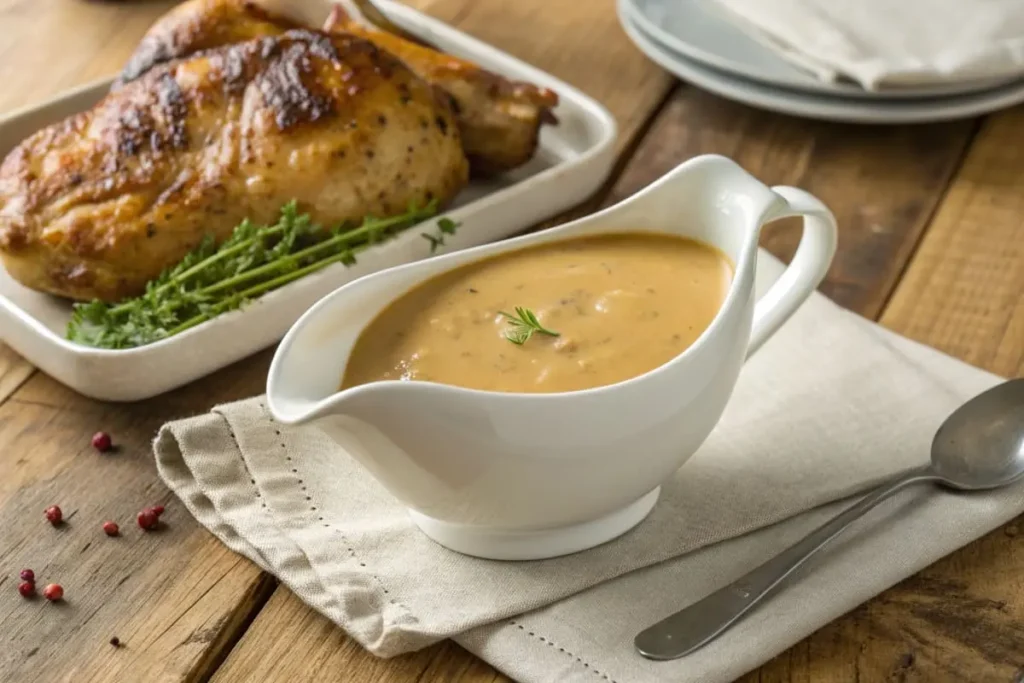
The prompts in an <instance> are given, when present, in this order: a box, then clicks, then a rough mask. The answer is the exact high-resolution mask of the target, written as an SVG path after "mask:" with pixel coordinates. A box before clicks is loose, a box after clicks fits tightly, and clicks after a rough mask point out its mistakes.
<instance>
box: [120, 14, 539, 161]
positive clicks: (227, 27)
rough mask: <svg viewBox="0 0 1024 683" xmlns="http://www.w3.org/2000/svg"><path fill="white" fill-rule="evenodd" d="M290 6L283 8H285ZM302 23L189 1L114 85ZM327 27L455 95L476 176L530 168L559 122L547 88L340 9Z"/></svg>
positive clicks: (148, 38)
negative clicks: (546, 128)
mask: <svg viewBox="0 0 1024 683" xmlns="http://www.w3.org/2000/svg"><path fill="white" fill-rule="evenodd" d="M264 1H265V2H266V0H264ZM287 4H288V3H285V2H279V3H278V5H280V6H281V7H282V8H283V7H284V6H285V5H287ZM295 11H298V10H297V9H296V10H295ZM298 25H299V23H298V22H297V21H296V19H293V18H291V17H285V16H283V15H282V14H278V13H272V12H269V11H267V10H266V9H265V8H263V7H261V6H260V5H258V4H257V3H255V2H252V0H187V1H186V2H184V3H182V4H181V5H178V6H177V7H175V8H174V9H173V10H171V11H170V12H168V13H167V14H166V15H164V16H163V17H161V18H160V19H159V20H157V22H156V23H154V24H153V26H152V27H151V28H150V30H149V31H148V32H147V33H146V35H145V37H144V38H143V39H142V41H141V42H140V43H139V47H138V48H137V49H136V51H135V53H134V54H133V55H132V57H131V59H130V60H129V61H128V64H127V66H126V67H125V68H124V70H123V71H122V73H121V76H120V78H119V80H118V84H117V86H115V87H119V86H120V85H121V84H123V83H127V82H129V81H131V80H133V79H135V78H138V77H139V76H140V75H142V74H144V73H146V72H147V71H148V70H149V69H151V68H153V67H154V66H156V65H159V64H162V63H165V62H167V61H169V60H173V59H177V58H181V57H186V56H188V55H191V54H194V53H196V52H197V51H200V50H205V49H209V48H211V47H217V46H222V45H226V44H230V43H232V42H236V41H239V40H247V39H249V38H252V37H255V36H263V35H274V34H275V33H280V32H284V31H287V30H289V29H293V28H296V27H297V26H298ZM324 28H325V29H326V30H328V31H331V32H332V33H341V34H351V35H356V36H358V37H361V38H365V39H366V40H369V41H370V42H372V43H374V44H375V45H377V46H378V47H380V48H382V49H384V50H386V51H388V52H389V53H391V54H393V55H395V56H396V57H398V58H399V59H400V60H402V61H403V62H404V63H405V64H406V65H407V66H408V67H409V68H410V69H412V71H413V72H414V73H416V75H418V76H419V77H420V78H422V79H424V80H425V81H427V82H428V83H431V84H432V85H434V86H436V87H437V88H438V89H439V90H440V91H441V92H443V93H445V94H446V95H447V96H448V97H449V98H451V103H452V107H453V109H454V111H455V117H456V120H457V121H458V125H459V130H460V132H461V135H462V144H463V149H464V150H465V153H466V156H467V158H468V159H469V160H470V164H471V168H472V171H473V173H474V175H479V176H488V175H493V174H496V173H501V172H505V171H509V170H511V169H514V168H517V167H518V166H521V165H522V164H524V163H526V162H527V161H529V160H530V159H531V158H532V157H533V155H534V153H535V152H536V150H537V144H538V136H539V133H540V129H541V126H542V125H544V124H545V123H554V122H555V117H554V115H553V113H552V109H554V107H555V106H556V105H557V104H558V96H557V94H555V93H554V92H552V91H551V90H548V89H547V88H540V87H537V86H535V85H533V84H530V83H522V82H516V81H511V80H509V79H507V78H504V77H502V76H499V75H497V74H494V73H491V72H489V71H486V70H485V69H482V68H480V67H479V66H478V65H476V64H473V63H472V62H468V61H466V60H464V59H458V58H456V57H453V56H451V55H448V54H444V53H442V52H438V51H437V50H434V49H432V48H430V47H426V46H424V45H420V44H417V43H414V42H411V41H409V40H406V39H405V38H403V37H401V36H399V35H396V34H394V33H391V32H389V31H386V30H378V29H375V28H371V27H369V26H366V25H364V24H362V23H360V22H358V21H355V20H353V19H352V18H351V17H350V16H348V15H347V14H346V13H345V12H344V11H343V10H342V9H341V6H340V5H334V8H333V10H332V11H331V14H330V16H329V17H328V19H327V20H326V23H325V24H324Z"/></svg>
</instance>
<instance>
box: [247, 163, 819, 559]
mask: <svg viewBox="0 0 1024 683" xmlns="http://www.w3.org/2000/svg"><path fill="white" fill-rule="evenodd" d="M791 215H803V216H804V224H803V236H802V238H801V241H800V246H799V248H798V249H797V252H796V255H795V256H794V258H793V261H792V262H791V263H790V265H789V267H788V268H787V269H786V270H785V272H784V273H783V274H782V276H781V277H780V278H779V279H778V280H777V281H776V283H775V284H774V285H773V286H772V287H771V288H770V289H769V291H768V292H766V293H765V295H764V296H763V297H762V298H761V299H760V300H759V301H756V302H755V301H754V276H755V272H754V271H755V268H756V262H757V258H756V257H757V241H758V235H759V233H760V231H761V226H762V225H763V224H764V223H766V222H768V221H772V220H775V219H778V218H782V217H785V216H791ZM630 230H645V231H663V232H667V233H673V234H677V235H685V236H688V237H692V238H695V239H698V240H701V241H703V242H705V243H708V244H711V245H714V246H715V247H717V248H718V249H720V250H721V251H722V252H724V253H725V254H726V255H728V256H729V258H730V259H731V260H732V262H733V263H734V264H735V267H736V271H735V278H734V280H733V283H732V287H731V289H730V290H729V292H728V295H727V296H726V299H725V302H724V303H723V305H722V308H721V310H720V311H719V313H718V315H717V317H716V318H715V319H714V321H713V322H712V323H711V325H710V326H709V327H708V329H707V330H706V331H705V332H704V333H703V334H702V335H701V337H700V338H699V339H698V340H697V341H696V343H694V344H693V345H692V346H691V347H690V348H688V349H687V350H686V351H684V352H683V353H681V354H680V355H679V356H677V357H675V358H674V359H672V360H671V361H669V362H668V363H666V364H665V365H663V366H661V367H659V368H656V369H654V370H652V371H650V372H648V373H646V374H643V375H640V376H638V377H634V378H632V379H629V380H627V381H624V382H620V383H618V384H613V385H609V386H604V387H599V388H595V389H588V390H584V391H574V392H566V393H557V394H513V393H498V392H489V391H479V390H471V389H464V388H461V387H454V386H448V385H443V384H435V383H431V382H399V381H387V382H375V383H371V384H364V385H361V386H356V387H353V388H350V389H346V390H345V391H338V386H339V384H340V383H341V377H342V374H343V371H344V368H345V365H346V363H347V361H348V357H349V353H350V352H351V350H352V347H353V344H354V343H355V341H356V338H357V337H358V336H359V334H360V332H361V331H362V330H363V328H364V327H365V326H366V325H367V324H368V323H369V322H370V321H371V320H372V319H373V318H374V317H375V316H376V315H377V314H378V313H379V312H380V311H381V310H382V309H383V308H384V307H385V306H386V305H387V304H389V303H390V302H391V301H392V300H394V299H395V298H397V297H398V296H401V295H402V294H404V293H405V292H407V291H408V290H410V289H411V288H413V287H414V286H416V285H417V284H419V283H420V282H422V281H424V280H426V279H428V278H431V277H433V276H434V275H437V274H439V273H441V272H444V271H447V270H450V269H452V268H455V267H458V266H460V265H462V264H464V263H467V262H470V261H476V260H479V259H481V258H483V257H486V256H490V255H493V254H498V253H501V252H506V251H510V250H515V249H520V248H522V247H525V246H528V245H535V244H540V243H544V242H551V241H555V240H561V239H565V238H568V237H572V236H577V235H591V234H597V233H606V232H624V231H630ZM835 243H836V224H835V220H834V218H833V217H832V214H831V213H830V212H829V211H828V209H827V208H826V207H825V206H824V205H823V204H822V203H821V202H819V201H818V200H817V199H815V198H814V197H812V196H811V195H809V194H807V193H805V192H803V191H801V190H797V189H794V188H789V187H776V188H772V189H769V188H768V187H766V186H764V185H763V184H761V183H760V182H758V181H757V180H756V179H755V178H754V177H752V176H751V175H749V174H748V173H747V172H746V171H744V170H743V169H742V168H740V167H739V166H737V165H736V164H735V163H733V162H732V161H730V160H729V159H726V158H724V157H720V156H701V157H697V158H695V159H692V160H690V161H687V162H686V163H683V164H682V165H680V166H679V167H677V168H676V169H674V170H673V171H672V172H670V173H669V174H668V175H666V176H664V177H663V178H661V179H660V180H658V181H657V182H655V183H654V184H652V185H650V186H649V187H647V188H646V189H644V190H642V191H641V192H639V193H637V194H636V195H634V196H632V197H630V198H629V199H626V200H625V201H623V202H621V203H619V204H617V205H615V206H612V207H610V208H608V209H605V210H603V211H600V212H598V213H596V214H593V215H591V216H587V217H585V218H582V219H579V220H576V221H573V222H571V223H568V224H566V225H562V226H559V227H557V228H552V229H550V230H545V231H543V232H538V233H533V234H530V235H526V236H524V237H519V238H515V239H511V240H506V241H503V242H498V243H495V244H490V245H486V246H482V247H478V248H474V249H468V250H465V251H460V252H455V253H453V254H449V255H444V256H439V257H435V258H431V259H427V260H424V261H419V262H416V263H412V264H409V265H405V266H400V267H397V268H391V269H389V270H385V271H381V272H378V273H375V274H372V275H368V276H366V277H363V278H361V279H359V280H356V281H354V282H351V283H349V284H347V285H345V286H343V287H341V288H339V289H338V290H336V291H335V292H333V293H331V294H329V295H328V296H326V297H324V298H323V299H322V300H320V301H319V302H318V303H317V304H316V305H314V306H313V307H312V308H310V309H309V311H307V312H306V313H305V314H304V315H303V316H302V317H301V318H300V319H299V320H298V321H297V322H296V323H295V325H294V326H293V327H292V328H291V330H290V331H289V332H288V334H287V335H286V336H285V337H284V339H283V341H282V342H281V344H280V346H279V347H278V349H277V353H276V355H275V356H274V360H273V364H272V365H271V368H270V375H269V378H268V382H267V401H268V405H269V408H270V412H271V413H272V414H273V416H274V418H275V419H276V420H278V421H279V422H282V423H285V424H290V425H297V424H305V423H311V424H315V425H316V426H317V427H319V428H320V429H322V430H323V431H324V432H326V433H327V434H328V435H329V436H330V437H331V438H333V439H334V440H335V441H336V442H337V443H338V444H339V445H340V446H341V447H342V448H343V449H344V450H345V451H347V452H348V453H349V454H350V455H351V457H353V458H355V459H356V460H358V461H359V462H360V463H362V465H363V466H365V468H366V469H367V470H369V472H370V473H371V474H372V475H373V476H374V477H376V478H377V480H378V481H379V482H380V483H381V484H382V485H383V486H384V487H385V488H387V490H388V491H390V492H391V494H392V495H394V496H395V498H397V499H398V500H399V501H401V502H402V503H403V504H404V505H405V506H407V507H408V508H409V511H410V514H411V516H412V519H413V521H414V522H415V523H416V525H417V526H418V527H419V528H420V529H421V530H422V531H423V532H424V533H426V534H427V536H429V537H430V538H432V539H434V540H435V541H437V542H438V543H440V544H441V545H444V546H446V547H448V548H451V549H453V550H456V551H459V552H462V553H466V554H469V555H476V556H479V557H486V558H492V559H540V558H545V557H552V556H556V555H562V554H566V553H571V552H575V551H579V550H583V549H585V548H590V547H592V546H595V545H598V544H600V543H603V542H605V541H608V540H610V539H612V538H614V537H616V536H618V535H620V534H622V533H624V532H626V531H627V530H629V529H630V528H632V527H633V526H634V525H636V524H637V523H639V522H640V521H641V520H642V519H643V518H644V517H645V516H646V515H647V513H648V512H650V510H651V508H652V507H653V506H654V504H655V502H656V501H657V498H658V492H659V487H660V485H661V484H662V483H663V482H664V481H665V480H666V479H667V478H668V477H670V476H671V475H672V473H673V472H675V471H676V469H678V468H679V466H680V465H682V464H683V463H684V462H686V460H687V459H688V458H689V457H690V456H691V455H692V454H693V453H694V452H695V451H696V450H697V448H698V447H699V446H700V445H701V443H702V442H703V441H704V440H705V438H706V437H707V436H708V434H710V433H711V430H712V428H714V426H715V424H716V423H717V422H718V420H719V417H720V416H721V414H722V411H723V410H724V408H725V405H726V402H727V401H728V399H729V396H730V394H731V393H732V390H733V386H734V384H735V382H736V378H737V376H738V375H739V372H740V368H741V366H742V365H743V361H744V359H745V358H746V357H747V356H748V355H749V354H750V353H751V352H752V351H754V350H755V349H757V348H758V347H759V346H760V345H761V344H762V343H764V341H765V340H766V339H767V338H768V337H770V336H771V335H772V334H773V333H774V332H775V331H776V330H777V329H778V328H779V326H780V325H782V323H783V322H785V320H786V319H787V318H788V317H789V316H790V315H791V314H792V313H793V312H794V311H795V310H796V308H797V307H798V306H799V305H800V304H801V303H802V302H803V301H804V300H805V299H806V298H807V296H808V295H809V294H810V293H811V292H812V290H814V288H815V287H816V286H817V285H818V283H819V282H820V281H821V280H822V278H823V277H824V276H825V272H826V271H827V269H828V267H829V264H830V263H831V260H832V255H833V253H834V252H835ZM684 276H685V274H684V273H680V277H684ZM339 495H344V492H343V491H342V492H340V493H339Z"/></svg>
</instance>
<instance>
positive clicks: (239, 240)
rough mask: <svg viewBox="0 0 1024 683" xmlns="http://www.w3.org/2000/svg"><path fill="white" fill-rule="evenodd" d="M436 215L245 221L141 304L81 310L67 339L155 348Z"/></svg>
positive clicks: (289, 211) (199, 251)
mask: <svg viewBox="0 0 1024 683" xmlns="http://www.w3.org/2000/svg"><path fill="white" fill-rule="evenodd" d="M436 212H437V205H436V202H431V203H430V204H428V205H427V206H425V207H423V208H417V207H415V206H410V207H409V210H408V211H406V212H405V213H403V214H401V215H399V216H393V217H391V218H373V217H367V218H366V219H364V220H363V222H362V224H361V225H358V226H354V225H351V224H347V225H341V226H339V227H337V228H334V229H330V230H327V229H323V228H322V227H320V226H318V225H316V224H315V223H313V222H312V221H311V220H310V217H309V215H307V214H300V213H299V212H298V209H297V208H296V205H295V202H290V203H288V204H286V205H285V206H284V207H283V208H282V209H281V216H280V218H279V219H278V221H277V222H276V223H274V224H273V225H254V224H253V223H251V222H249V221H248V220H246V221H243V222H242V223H241V224H240V225H239V226H238V227H237V228H235V230H234V232H233V233H232V234H231V236H230V237H229V238H228V239H227V240H226V241H224V242H223V243H221V244H220V245H219V246H218V245H216V244H215V242H214V240H213V237H212V236H207V238H206V239H205V240H204V241H203V242H202V243H201V244H200V245H199V246H198V247H196V248H195V249H194V250H192V251H191V252H190V253H189V254H188V255H186V256H185V258H184V259H182V260H181V261H180V262H179V263H178V264H177V265H175V266H174V267H172V268H169V269H168V270H166V271H164V272H163V273H162V274H161V275H160V277H158V278H157V279H156V280H152V281H151V282H149V283H148V284H147V285H146V291H145V293H144V294H142V295H140V296H138V297H135V298H133V299H128V300H125V301H122V302H120V303H117V304H108V303H104V302H102V301H93V302H90V303H78V304H75V305H74V310H73V312H72V315H71V320H70V321H69V322H68V328H67V338H68V339H70V340H72V341H75V342H78V343H80V344H85V345H88V346H94V347H99V348H106V349H126V348H132V347H136V346H143V345H145V344H151V343H153V342H155V341H159V340H160V339H164V338H165V337H171V336H174V335H176V334H179V333H180V332H184V331H185V330H187V329H189V328H192V327H195V326H196V325H199V324H200V323H202V322H205V321H207V320H210V319H211V318H214V317H216V316H218V315H220V314H221V313H225V312H227V311H230V310H233V309H236V308H239V307H240V306H242V305H243V304H244V303H245V302H247V301H249V300H251V299H254V298H256V297H258V296H260V295H262V294H265V293H267V292H269V291H271V290H274V289H277V288H278V287H281V286H283V285H286V284H288V283H289V282H292V281H294V280H297V279H299V278H301V277H303V276H305V275H309V274H310V273H313V272H315V271H318V270H320V269H322V268H325V267H327V266H329V265H331V264H333V263H338V262H340V263H344V264H346V265H352V264H353V263H355V262H356V254H357V253H358V252H360V251H362V250H364V249H366V248H368V247H369V246H371V245H373V244H375V243H377V242H380V241H382V240H384V239H387V238H388V237H391V236H393V235H395V234H397V233H398V232H401V231H402V230H403V229H405V228H408V227H410V226H412V225H415V224H416V223H419V222H420V221H422V220H424V219H426V218H429V217H431V216H433V215H434V214H435V213H436Z"/></svg>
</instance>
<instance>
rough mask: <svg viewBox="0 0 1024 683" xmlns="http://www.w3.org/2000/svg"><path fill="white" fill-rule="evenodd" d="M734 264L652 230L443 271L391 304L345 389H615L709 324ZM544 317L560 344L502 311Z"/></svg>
mask: <svg viewBox="0 0 1024 683" xmlns="http://www.w3.org/2000/svg"><path fill="white" fill-rule="evenodd" d="M732 275H733V269H732V264H731V263H730V262H729V260H728V259H727V258H726V257H725V256H724V255H723V254H722V253H720V252H719V251H717V250H716V249H714V248H712V247H709V246H707V245H704V244H701V243H699V242H696V241H694V240H690V239H684V238H680V237H673V236H669V235H661V234H654V233H623V234H614V235H596V236H589V237H578V238H570V239H567V240H562V241H558V242H553V243H548V244H542V245H537V246H533V247H527V248H525V249H522V250H518V251H514V252H507V253H504V254H499V255H497V256H493V257H490V258H487V259H484V260H482V261H477V262H474V263H470V264H467V265H465V266H461V267H459V268H456V269H455V270H452V271H449V272H447V273H443V274H441V275H438V276H436V277H434V278H432V279H430V280H427V281H426V282H424V283H422V284H420V285H418V286H417V287H415V288H413V289H412V290H410V291H409V292H407V293H406V294H404V295H403V296H401V297H399V298H398V299H396V300H395V301H393V302H392V303H391V304H390V305H388V307H387V308H385V309H384V310H383V311H382V312H381V313H380V314H379V315H378V316H377V318H376V319H374V320H373V321H372V322H371V323H370V324H369V325H368V326H367V327H366V329H364V330H363V332H362V334H360V336H359V339H358V340H357V341H356V345H355V348H354V349H353V350H352V354H351V356H350V358H349V362H348V366H347V367H346V369H345V376H344V379H343V382H342V387H343V388H347V387H351V386H355V385H358V384H366V383H368V382H374V381H379V380H429V381H434V382H439V383H442V384H452V385H456V386H461V387H469V388H473V389H486V390H491V391H504V392H532V393H544V392H560V391H575V390H579V389H587V388H591V387H597V386H603V385H607V384H614V383H616V382H620V381H622V380H625V379H629V378H630V377H635V376H637V375H641V374H643V373H645V372H647V371H649V370H652V369H654V368H656V367H658V366H659V365H662V364H664V363H665V362H667V361H669V360H671V359H672V358H673V357H675V356H677V355H678V354H679V353H681V352H682V351H683V350H685V349H686V348H687V347H688V346H690V344H692V343H693V342H694V341H695V340H696V339H697V337H699V336H700V335H701V333H702V332H703V331H704V330H705V329H706V328H707V326H708V325H709V324H710V323H711V321H712V320H713V319H714V317H715V315H717V313H718V310H719V308H720V307H721V305H722V301H723V300H724V298H725V295H726V293H727V292H728V289H729V286H730V284H731V281H732ZM516 307H525V308H527V309H529V310H530V311H532V312H533V313H534V314H536V318H537V320H538V322H539V323H540V324H541V326H542V327H544V328H545V329H546V330H549V331H552V332H557V333H558V336H557V337H556V336H551V335H548V334H545V333H542V332H534V333H533V334H532V336H530V337H529V338H528V339H527V340H525V341H524V342H523V343H522V344H521V345H517V344H515V343H513V342H512V341H510V340H509V339H508V338H507V335H510V334H511V335H512V336H515V332H516V331H521V329H522V328H521V327H517V326H516V325H514V324H513V323H512V322H511V321H510V320H509V318H507V317H506V316H504V315H502V314H501V313H500V312H501V311H504V312H508V313H510V314H512V315H513V316H515V315H516Z"/></svg>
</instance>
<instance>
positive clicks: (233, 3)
mask: <svg viewBox="0 0 1024 683" xmlns="http://www.w3.org/2000/svg"><path fill="white" fill-rule="evenodd" d="M298 28H308V27H303V26H301V25H300V24H298V23H297V22H294V21H292V20H291V19H288V18H287V17H283V16H280V15H277V14H273V13H271V12H268V11H266V10H264V9H263V8H261V7H260V6H259V5H257V4H256V3H254V2H251V1H250V0H188V1H187V2H183V3H181V4H180V5H178V6H176V7H175V8H174V9H172V10H170V11H169V12H167V14H165V15H163V16H162V17H160V19H158V20H157V21H156V23H154V24H153V25H152V26H151V27H150V28H149V30H148V31H147V32H146V35H144V36H143V37H142V40H140V41H139V45H138V47H136V48H135V52H133V53H132V56H131V57H130V58H129V59H128V63H127V64H126V65H125V67H124V69H122V70H121V74H120V75H119V76H118V78H117V80H116V81H115V82H114V89H115V90H116V89H117V88H120V87H121V86H122V85H124V84H125V83H127V82H129V81H133V80H135V79H136V78H138V77H139V76H141V75H142V74H144V73H146V72H147V71H149V70H150V69H152V68H153V67H154V66H157V65H159V64H163V63H165V62H169V61H171V60H172V59H178V58H181V57H188V56H190V55H193V54H195V53H196V52H199V51H200V50H209V49H210V48H215V47H224V46H225V45H231V44H232V43H240V42H243V41H246V40H251V39H253V38H262V37H265V36H276V35H280V34H282V33H284V32H285V31H290V30H292V29H298Z"/></svg>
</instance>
